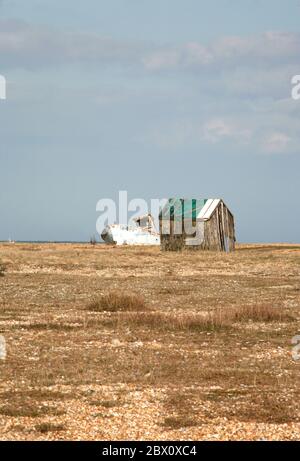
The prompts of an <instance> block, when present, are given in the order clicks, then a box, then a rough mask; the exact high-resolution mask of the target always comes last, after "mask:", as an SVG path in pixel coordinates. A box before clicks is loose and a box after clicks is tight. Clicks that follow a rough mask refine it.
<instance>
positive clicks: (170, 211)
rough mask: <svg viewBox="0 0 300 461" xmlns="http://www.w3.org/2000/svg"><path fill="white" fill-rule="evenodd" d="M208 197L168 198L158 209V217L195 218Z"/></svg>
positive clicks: (180, 219) (179, 219)
mask: <svg viewBox="0 0 300 461" xmlns="http://www.w3.org/2000/svg"><path fill="white" fill-rule="evenodd" d="M207 200H208V199H182V198H170V199H169V200H168V202H167V203H166V205H165V206H164V207H163V208H162V209H161V210H160V214H159V217H160V219H174V220H175V221H177V220H178V221H182V220H183V219H193V220H195V219H196V218H197V216H198V214H199V213H200V211H201V210H202V208H203V207H204V205H205V203H206V202H207Z"/></svg>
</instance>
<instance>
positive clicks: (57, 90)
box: [0, 0, 300, 242]
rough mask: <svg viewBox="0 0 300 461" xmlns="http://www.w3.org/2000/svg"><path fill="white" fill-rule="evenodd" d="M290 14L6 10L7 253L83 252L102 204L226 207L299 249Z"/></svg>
mask: <svg viewBox="0 0 300 461" xmlns="http://www.w3.org/2000/svg"><path fill="white" fill-rule="evenodd" d="M299 16H300V1H299V0H288V1H285V2H284V1H283V0H281V1H279V0H272V1H269V0H251V1H250V0H210V1H209V2H208V1H204V0H203V1H201V0H185V1H183V0H172V1H171V0H159V1H158V0H151V1H150V0H109V1H108V0H107V1H101V0H86V1H85V2H82V1H75V2H74V1H72V2H71V1H69V0H60V1H57V0H51V1H49V0H40V1H39V0H26V2H24V0H23V1H22V0H2V1H0V74H2V75H4V76H5V77H6V79H7V100H6V101H0V160H1V169H0V187H1V195H0V216H1V219H0V240H1V239H2V240H5V239H7V238H8V237H9V236H11V237H12V238H15V239H18V240H88V239H89V237H90V235H92V234H93V233H95V224H96V219H97V217H98V215H97V213H96V203H97V201H98V200H99V199H101V198H113V199H116V198H117V196H118V191H119V190H128V194H129V198H135V197H140V198H145V199H146V200H150V199H151V198H157V197H169V196H177V195H178V196H186V197H222V198H224V200H225V202H226V203H227V204H228V206H229V208H231V210H232V211H233V213H234V214H235V217H236V225H237V236H238V239H239V240H240V241H244V242H251V241H255V242H257V241H265V242H268V241H269V242H275V241H286V242H288V241H289V242H299V235H300V232H299V231H300V214H299V205H298V197H299V171H300V130H299V122H300V101H294V100H293V99H292V98H291V78H292V76H293V75H296V74H300V25H299Z"/></svg>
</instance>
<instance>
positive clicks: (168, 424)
mask: <svg viewBox="0 0 300 461" xmlns="http://www.w3.org/2000/svg"><path fill="white" fill-rule="evenodd" d="M163 426H164V427H165V428H166V429H174V430H176V429H181V428H183V427H193V426H198V422H197V421H196V420H195V419H192V418H189V417H188V416H170V417H168V418H165V420H164V422H163Z"/></svg>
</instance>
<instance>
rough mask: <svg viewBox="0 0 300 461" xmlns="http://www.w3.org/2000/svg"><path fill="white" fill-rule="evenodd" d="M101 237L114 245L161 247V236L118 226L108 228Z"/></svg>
mask: <svg viewBox="0 0 300 461" xmlns="http://www.w3.org/2000/svg"><path fill="white" fill-rule="evenodd" d="M101 237H102V239H103V240H104V242H106V243H110V244H114V245H160V236H159V234H157V233H152V232H149V231H147V230H144V229H140V228H126V227H124V226H120V225H118V224H114V225H111V226H107V227H106V228H105V229H104V230H103V232H102V234H101Z"/></svg>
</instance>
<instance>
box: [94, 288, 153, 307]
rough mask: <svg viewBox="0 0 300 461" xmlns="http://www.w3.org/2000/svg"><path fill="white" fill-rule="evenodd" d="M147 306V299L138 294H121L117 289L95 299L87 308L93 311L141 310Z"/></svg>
mask: <svg viewBox="0 0 300 461" xmlns="http://www.w3.org/2000/svg"><path fill="white" fill-rule="evenodd" d="M145 308H146V304H145V301H144V299H143V297H142V296H140V295H138V294H120V293H118V292H116V291H111V292H110V293H108V294H106V295H104V296H102V297H101V298H99V299H95V300H93V301H92V302H91V303H90V304H89V305H88V306H87V309H88V310H89V311H93V312H122V311H123V312H126V311H141V310H143V309H145Z"/></svg>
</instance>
